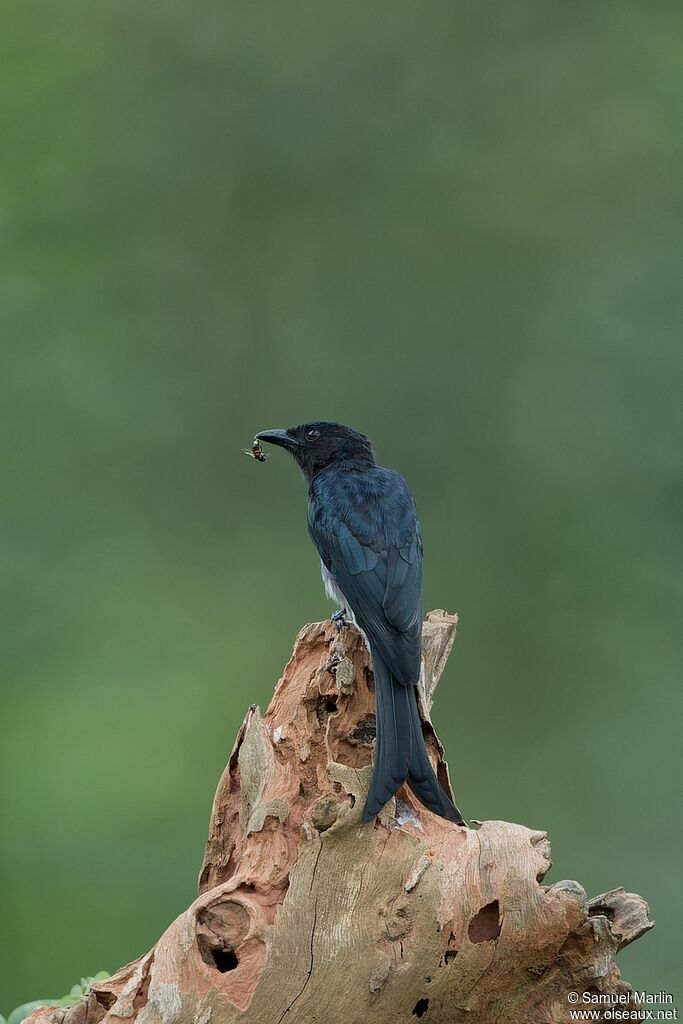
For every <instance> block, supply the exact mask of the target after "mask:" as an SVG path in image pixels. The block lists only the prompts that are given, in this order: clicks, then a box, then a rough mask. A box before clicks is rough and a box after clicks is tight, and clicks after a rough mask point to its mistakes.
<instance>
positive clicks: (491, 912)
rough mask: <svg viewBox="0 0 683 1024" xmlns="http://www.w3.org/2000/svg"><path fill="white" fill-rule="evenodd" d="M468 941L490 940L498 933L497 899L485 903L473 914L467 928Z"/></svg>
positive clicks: (498, 911)
mask: <svg viewBox="0 0 683 1024" xmlns="http://www.w3.org/2000/svg"><path fill="white" fill-rule="evenodd" d="M467 934H468V936H469V939H470V942H491V940H492V939H493V940H495V939H497V938H498V936H499V935H500V908H499V906H498V900H494V901H493V902H492V903H487V904H486V906H485V907H482V908H481V910H480V911H479V912H478V913H477V914H475V915H474V917H473V918H472V920H471V921H470V925H469V928H468V929H467Z"/></svg>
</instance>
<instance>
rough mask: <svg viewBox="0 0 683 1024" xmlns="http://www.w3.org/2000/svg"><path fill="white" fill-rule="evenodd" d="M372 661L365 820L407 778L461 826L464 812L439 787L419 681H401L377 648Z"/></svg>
mask: <svg viewBox="0 0 683 1024" xmlns="http://www.w3.org/2000/svg"><path fill="white" fill-rule="evenodd" d="M372 661H373V668H374V676H375V718H376V722H377V740H376V743H375V764H374V770H373V773H372V782H371V783H370V792H369V793H368V798H367V800H366V801H365V808H364V810H363V821H371V820H372V819H373V818H374V817H375V816H376V815H377V814H379V812H380V811H381V809H382V808H383V807H384V805H385V804H386V803H388V801H389V800H391V798H392V796H394V795H395V794H396V792H397V790H398V789H400V787H401V786H402V785H403V783H404V782H407V783H408V786H409V787H410V789H411V790H412V791H413V793H414V794H415V796H416V797H417V798H418V800H419V801H420V803H421V804H424V806H425V807H426V808H427V809H428V810H430V811H433V812H434V814H439V815H440V816H441V817H442V818H447V819H448V820H449V821H455V822H457V824H458V825H461V824H462V822H463V818H462V815H461V813H460V811H459V810H458V808H457V807H456V806H455V804H454V803H453V802H452V801H451V800H450V799H449V797H448V796H447V795H446V793H445V792H444V791H443V789H442V788H441V784H440V783H439V780H438V779H437V777H436V775H435V773H434V769H433V768H432V765H431V762H430V760H429V755H428V754H427V747H426V746H425V741H424V736H423V735H422V724H421V722H420V714H419V712H418V709H417V691H416V688H415V686H413V685H408V686H406V685H404V684H403V683H400V682H398V680H397V679H395V677H394V676H392V674H391V672H390V671H389V669H388V668H387V666H386V665H385V664H384V662H383V661H382V659H381V658H379V657H377V656H376V655H375V654H374V653H373V656H372Z"/></svg>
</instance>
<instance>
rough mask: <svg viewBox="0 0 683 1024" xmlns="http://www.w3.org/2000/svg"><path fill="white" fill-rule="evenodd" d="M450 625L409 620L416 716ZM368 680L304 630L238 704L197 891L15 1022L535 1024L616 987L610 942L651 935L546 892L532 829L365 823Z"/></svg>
mask: <svg viewBox="0 0 683 1024" xmlns="http://www.w3.org/2000/svg"><path fill="white" fill-rule="evenodd" d="M456 623H457V617H456V616H451V615H447V614H446V613H445V612H442V611H436V612H432V613H431V614H430V615H429V616H428V617H427V620H426V622H425V629H424V643H423V649H424V670H423V675H422V694H421V711H422V714H423V718H424V731H425V737H426V741H427V745H428V748H429V750H430V755H431V756H432V758H433V761H434V763H435V765H436V768H437V771H438V774H439V777H440V779H441V780H442V783H443V784H444V785H445V786H446V788H449V786H450V784H449V780H448V770H447V767H446V762H445V760H444V757H443V750H442V748H441V746H440V744H439V741H438V739H437V737H436V734H435V732H434V730H433V728H432V726H431V723H430V721H429V708H430V706H431V698H432V695H433V692H434V687H435V686H436V683H437V682H438V679H439V676H440V675H441V672H442V671H443V668H444V666H445V663H446V659H447V658H448V654H449V652H450V649H451V646H452V644H453V639H454V636H455V629H456ZM373 739H374V694H373V688H372V672H371V669H370V663H369V660H368V655H367V652H366V650H365V647H364V645H363V643H362V641H361V637H360V635H359V633H358V632H357V631H356V630H355V629H354V628H353V627H347V628H345V629H343V630H341V631H338V630H337V629H336V627H335V626H334V625H333V624H331V623H330V622H324V623H315V624H313V625H308V626H306V627H305V628H304V629H303V630H302V631H301V633H300V634H299V636H298V638H297V641H296V645H295V648H294V652H293V655H292V658H291V660H290V662H289V664H288V665H287V667H286V668H285V671H284V674H283V676H282V678H281V679H280V681H279V683H278V684H277V687H276V689H275V694H274V696H273V699H272V701H271V703H270V706H269V707H268V710H267V711H266V713H265V715H262V714H261V712H260V711H259V709H258V708H257V707H256V706H252V707H251V708H250V709H249V711H248V713H247V716H246V718H245V720H244V723H243V724H242V727H241V728H240V731H239V734H238V736H237V740H236V742H235V746H234V748H233V751H232V754H231V756H230V760H229V762H228V765H227V766H226V768H225V771H224V772H223V776H222V778H221V780H220V782H219V784H218V789H217V792H216V796H215V800H214V805H213V810H212V814H211V821H210V825H209V836H208V841H207V845H206V854H205V857H204V863H203V865H202V868H201V872H200V877H199V890H200V895H199V898H198V899H197V900H195V902H194V903H193V904H192V905H191V906H190V907H189V908H188V909H187V910H186V911H185V913H183V914H181V915H180V917H179V918H178V919H177V920H176V921H174V922H173V924H172V925H171V926H170V927H169V928H168V929H167V931H166V932H165V933H164V935H163V936H162V937H161V938H160V939H159V941H158V942H157V944H156V946H155V947H154V949H152V950H151V951H150V952H149V953H147V954H146V955H145V956H143V957H141V958H140V959H139V960H137V961H135V962H134V963H132V964H129V965H128V966H126V967H124V968H122V969H121V970H120V971H119V972H118V973H117V974H116V975H115V976H114V977H113V978H111V979H109V980H107V981H103V982H99V983H97V984H96V986H95V987H94V990H93V993H92V994H91V996H90V997H89V999H88V1000H87V1001H85V1002H83V1003H81V1004H79V1006H77V1007H74V1008H71V1009H69V1010H55V1009H50V1008H46V1009H40V1010H37V1011H35V1012H34V1013H33V1015H32V1016H31V1018H30V1022H31V1024H99V1022H100V1021H105V1022H106V1024H121V1022H123V1021H125V1022H127V1024H209V1021H210V1022H211V1024H233V1022H237V1021H239V1022H243V1024H316V1022H320V1024H323V1022H324V1024H337V1022H338V1024H361V1022H362V1024H398V1022H401V1021H405V1022H410V1021H415V1020H417V1019H421V1020H422V1021H423V1022H424V1024H437V1022H438V1024H458V1022H465V1021H467V1022H469V1024H480V1022H482V1024H483V1022H486V1024H493V1022H501V1024H516V1022H520V1024H527V1022H534V1024H543V1022H546V1021H548V1022H550V1021H553V1022H555V1021H557V1022H559V1021H567V1020H569V1015H568V1011H569V1009H570V1008H571V1007H570V1006H569V1004H568V1001H567V996H568V993H569V992H570V991H576V992H583V991H585V990H594V991H599V992H605V993H616V992H624V993H627V992H630V988H629V986H628V985H627V984H626V983H625V982H624V981H622V980H621V977H620V975H619V971H618V969H617V967H616V964H615V956H616V953H617V951H618V950H619V949H621V948H622V947H623V946H624V945H627V944H628V943H629V942H631V941H633V940H634V939H636V938H638V937H639V936H640V935H642V934H643V932H644V931H646V930H647V929H648V928H651V927H652V924H651V922H650V921H649V920H648V909H647V905H646V904H645V902H644V900H642V898H641V897H640V896H636V895H633V894H628V893H624V891H623V890H622V889H615V890H613V891H611V892H609V893H605V894H604V895H602V896H598V897H596V898H595V899H593V900H590V901H588V900H587V898H586V894H585V892H584V890H583V889H582V888H581V886H580V885H579V884H578V883H577V882H570V881H564V882H556V883H555V884H554V885H551V886H546V885H544V884H543V878H544V876H545V874H546V872H547V871H548V869H549V867H550V847H549V844H548V840H547V837H546V834H545V833H544V832H540V831H536V830H533V829H528V828H525V827H524V826H523V825H514V824H509V823H508V822H503V821H489V822H484V823H483V824H482V825H481V827H480V828H478V829H476V830H475V829H469V828H465V827H458V826H456V825H453V824H451V823H450V822H446V821H444V820H442V819H441V818H437V817H436V816H435V815H433V814H431V813H430V812H429V811H426V810H425V809H424V808H423V807H421V805H420V804H418V803H417V801H416V800H415V799H414V798H413V797H412V795H411V793H410V792H409V791H408V790H406V789H403V790H401V791H400V793H399V799H398V800H397V801H395V802H394V801H392V802H391V804H389V805H388V806H387V807H386V808H385V810H384V812H383V813H382V815H381V818H380V820H379V821H378V822H377V823H376V824H374V825H363V824H362V823H361V811H362V806H363V801H364V797H365V794H366V792H367V789H368V784H369V780H370V773H371V767H370V765H371V757H372V743H373Z"/></svg>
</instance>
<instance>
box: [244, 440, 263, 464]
mask: <svg viewBox="0 0 683 1024" xmlns="http://www.w3.org/2000/svg"><path fill="white" fill-rule="evenodd" d="M242 451H243V452H244V454H245V455H248V456H249V458H251V459H256V461H257V462H267V461H268V456H267V455H266V453H265V452H264V450H263V448H262V447H261V445H260V444H259V442H258V438H256V437H255V438H254V440H253V441H252V444H251V448H243V449H242Z"/></svg>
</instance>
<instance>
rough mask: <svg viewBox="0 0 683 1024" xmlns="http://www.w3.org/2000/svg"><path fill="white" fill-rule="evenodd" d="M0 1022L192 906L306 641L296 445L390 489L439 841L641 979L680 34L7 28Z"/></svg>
mask: <svg viewBox="0 0 683 1024" xmlns="http://www.w3.org/2000/svg"><path fill="white" fill-rule="evenodd" d="M3 21H4V27H3V33H2V38H1V40H0V58H1V61H2V65H1V66H2V88H1V94H0V109H1V117H2V138H3V145H2V150H1V151H0V171H1V178H2V187H1V190H0V229H1V234H0V244H1V245H2V275H1V278H0V317H1V318H2V323H3V326H2V337H1V346H2V363H3V365H2V378H1V380H2V426H3V437H4V439H5V442H6V443H5V445H4V457H3V471H2V486H1V490H2V547H1V551H0V558H1V566H2V572H1V578H0V586H1V587H2V608H1V609H0V613H1V617H0V622H1V626H0V629H1V630H2V661H1V670H2V758H3V765H2V769H3V773H2V790H3V792H2V796H3V810H2V818H1V832H2V836H1V840H0V857H1V863H0V867H1V872H2V899H3V904H2V940H1V942H2V948H3V952H2V967H1V971H2V976H1V979H0V1009H1V1010H3V1011H4V1012H7V1010H9V1009H10V1008H11V1007H12V1006H13V1005H15V1004H16V1003H18V1002H20V1001H23V1000H26V999H29V998H37V997H42V996H50V995H59V994H61V993H63V992H64V991H66V990H67V989H68V987H69V985H70V984H71V983H72V982H73V981H75V980H77V979H78V978H79V977H80V976H81V975H83V974H91V973H94V972H95V971H97V970H99V969H101V968H107V969H109V970H114V969H115V968H117V967H118V966H119V965H120V964H121V963H123V962H125V961H127V960H131V959H132V958H134V957H136V956H138V955H139V954H140V953H142V952H143V951H144V950H146V949H147V948H148V947H149V946H150V945H151V944H152V943H153V942H154V941H155V939H156V938H157V936H158V935H159V934H160V933H161V932H162V931H163V930H164V928H165V927H166V925H167V924H168V923H169V922H170V921H171V920H172V919H173V918H174V917H175V916H176V915H177V914H178V913H179V912H180V911H181V910H182V909H183V908H184V907H185V906H186V905H187V904H188V902H189V901H191V900H192V898H193V894H194V893H195V891H196V890H195V880H196V874H197V871H198V868H199V865H200V862H201V857H202V852H203V844H204V839H205V836H206V825H207V820H208V815H209V811H210V806H211V801H212V797H213V791H214V787H215V784H216V782H217V779H218V777H219V774H220V772H221V769H222V767H223V765H224V763H225V761H226V758H227V756H228V753H229V750H230V748H231V745H232V742H233V738H234V735H235V732H236V730H237V728H238V726H239V724H240V722H241V720H242V717H243V715H244V713H245V711H246V708H247V706H248V704H249V703H250V702H252V701H257V702H258V703H259V704H261V706H264V705H266V704H267V702H268V699H269V696H270V694H271V692H272V689H273V685H274V683H275V681H276V679H277V678H278V675H279V673H280V671H281V668H282V666H283V665H284V663H285V662H286V660H287V658H288V655H289V652H290V648H291V644H292V641H293V638H294V636H295V634H296V632H297V630H298V629H299V628H300V626H301V625H302V624H303V623H304V622H306V621H309V620H314V619H319V618H323V617H324V616H326V615H328V614H329V613H330V612H331V610H332V606H331V605H329V604H328V603H327V601H326V600H325V598H324V596H323V593H322V589H321V585H320V580H319V571H318V559H317V556H316V555H315V552H314V550H313V548H312V547H311V545H310V543H309V540H308V536H307V533H306V524H305V511H304V508H305V493H304V487H303V484H302V481H301V479H300V478H299V475H298V473H297V471H296V470H295V467H294V466H293V465H292V464H291V462H290V461H289V460H288V459H287V457H286V456H285V455H284V453H279V452H276V453H274V456H273V458H272V459H271V461H270V462H269V464H268V465H267V466H259V465H257V464H255V463H253V462H251V461H249V460H247V459H246V458H245V457H244V456H243V455H241V454H240V449H241V448H242V447H243V446H244V445H246V444H249V442H250V440H251V437H252V435H253V433H254V431H255V430H257V429H263V428H266V427H278V426H289V425H292V424H294V423H297V422H301V421H303V420H307V419H316V418H321V417H322V418H331V419H340V420H343V421H347V422H349V423H351V424H353V425H355V426H357V427H359V428H361V429H363V430H365V431H366V432H367V433H369V434H370V435H371V436H372V437H373V438H374V439H375V442H376V446H377V450H378V454H379V456H380V459H381V461H383V462H384V463H385V464H387V465H390V466H393V467H395V468H397V469H399V470H400V471H401V472H403V473H404V475H405V476H406V477H407V478H408V480H409V482H410V484H411V486H412V488H413V490H414V492H415V494H416V497H417V501H418V506H419V509H420V514H421V518H422V525H423V532H424V536H425V557H426V563H425V572H426V578H425V603H426V607H427V608H431V607H438V606H441V607H445V608H447V609H449V610H457V611H458V612H459V613H460V615H461V628H460V631H459V635H458V640H457V643H456V647H455V649H454V652H453V655H452V658H451V661H450V664H449V668H448V671H447V674H446V676H445V677H444V680H443V681H442V685H441V687H440V693H439V695H438V698H437V704H436V708H435V718H436V722H437V725H438V728H439V731H440V734H441V737H442V739H443V740H444V742H445V745H446V748H447V751H448V754H449V758H450V765H451V772H452V776H453V778H454V781H455V785H456V791H457V796H458V802H459V803H460V805H461V807H462V808H463V810H464V811H465V813H466V814H467V815H468V816H471V817H477V818H505V819H508V820H511V821H519V822H523V823H525V824H527V825H529V826H532V827H534V828H543V829H548V831H549V833H550V837H551V840H552V843H553V850H554V862H555V866H554V868H553V871H552V873H551V875H550V876H549V880H550V881H555V880H558V879H560V878H563V877H570V878H577V879H579V880H580V881H581V882H582V883H583V884H584V885H585V887H586V888H587V890H588V891H589V893H590V894H591V895H593V894H596V893H598V892H601V891H603V890H605V889H609V888H612V887H614V886H617V885H624V886H625V887H626V888H627V889H630V890H634V891H636V892H640V893H642V894H643V895H644V896H646V898H648V899H649V901H650V903H651V907H652V912H653V915H654V917H655V918H656V919H657V928H656V930H655V932H654V933H652V934H650V935H648V936H647V937H645V938H644V939H642V940H640V941H639V942H638V943H637V944H635V945H634V946H632V947H631V948H630V949H629V950H627V951H626V952H625V953H624V954H623V955H622V956H621V957H620V963H621V966H622V970H623V971H624V973H625V975H626V977H627V978H629V979H630V980H631V981H632V982H633V983H635V984H636V985H637V986H638V987H644V988H649V989H651V990H657V989H659V988H660V987H661V988H664V989H668V990H673V991H674V992H675V984H676V980H677V979H676V972H677V967H678V963H679V961H680V948H677V947H680V941H679V940H680V931H679V930H680V920H681V913H682V910H683V908H681V906H680V903H679V904H678V906H676V905H675V902H676V901H678V900H680V884H679V883H680V862H681V839H682V835H681V814H680V801H679V800H678V797H677V789H678V786H677V783H678V778H679V775H680V769H679V765H680V749H681V742H680V723H681V720H680V716H679V714H678V712H679V708H680V692H679V688H678V685H677V684H678V682H679V678H678V674H677V672H676V669H677V667H679V665H680V654H681V651H680V638H681V630H680V610H681V574H680V561H679V559H680V553H681V552H680V540H681V537H680V530H679V528H680V511H681V507H680V503H679V502H680V490H681V457H680V442H681V436H682V434H681V430H682V427H683V424H682V423H681V401H680V399H681V380H682V377H681V361H682V354H681V342H680V329H681V324H682V323H683V305H682V303H681V291H682V289H681V282H680V269H681V255H682V253H681V247H680V244H679V243H680V235H681V227H682V226H683V216H682V214H683V210H682V209H681V190H680V181H681V170H682V167H681V163H682V161H681V141H680V140H681V130H680V126H681V114H682V113H683V111H682V109H681V103H680V77H679V76H680V66H679V58H680V51H679V47H680V38H678V36H677V33H678V30H679V29H680V5H679V4H678V3H666V2H664V3H660V4H642V3H636V2H628V0H619V2H616V0H615V2H603V3H596V2H595V0H590V2H579V0H577V2H574V3H559V2H549V0H543V2H541V0H537V2H533V0H521V2H517V3H497V4H496V3H485V2H484V3H462V2H456V3H454V2H453V0H449V2H447V3H445V2H444V3H435V2H429V0H428V2H426V3H421V4H416V5H411V4H407V3H402V2H399V3H391V4H389V3H386V4H367V3H359V2H355V0H352V2H350V3H349V2H347V3H343V4H339V3H337V4H333V3H328V2H321V3H316V4H313V3H304V4H300V5H289V4H282V3H274V2H267V3H242V4H240V3H234V2H225V0H223V2H221V3H218V2H203V3H199V4H189V3H187V2H183V3H180V2H178V0H164V2H163V3H139V2H133V0H87V2H86V0H64V2H62V3H59V4H55V3H48V2H47V0H10V2H9V3H8V5H7V6H6V9H5V13H4V18H3Z"/></svg>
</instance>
